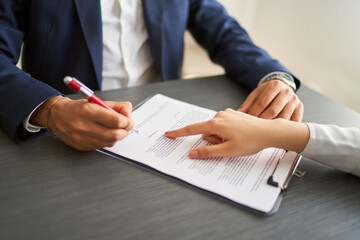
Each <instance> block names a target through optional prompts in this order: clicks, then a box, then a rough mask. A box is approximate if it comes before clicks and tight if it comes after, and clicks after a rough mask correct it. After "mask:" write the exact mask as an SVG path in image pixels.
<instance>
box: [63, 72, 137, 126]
mask: <svg viewBox="0 0 360 240" xmlns="http://www.w3.org/2000/svg"><path fill="white" fill-rule="evenodd" d="M64 83H65V84H66V85H67V86H68V87H69V88H71V89H72V90H74V91H75V92H76V93H78V94H80V95H81V96H83V97H84V98H86V99H87V100H89V102H92V103H95V104H97V105H99V106H102V107H104V108H106V109H109V110H110V111H113V112H115V113H118V112H117V111H115V110H114V109H112V108H111V107H110V106H109V105H107V104H106V103H104V102H103V101H102V100H101V99H100V98H98V97H97V96H96V95H95V94H94V92H93V91H92V90H91V89H90V88H88V87H87V86H85V84H83V83H82V82H80V81H79V80H77V79H76V78H74V77H69V76H67V77H65V78H64ZM133 130H134V131H136V132H138V130H137V129H136V128H133Z"/></svg>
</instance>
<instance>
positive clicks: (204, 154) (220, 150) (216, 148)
mask: <svg viewBox="0 0 360 240" xmlns="http://www.w3.org/2000/svg"><path fill="white" fill-rule="evenodd" d="M230 150H231V149H230V142H224V143H221V144H216V145H209V146H203V147H198V148H195V149H192V150H191V151H190V152H189V158H190V159H203V158H211V157H224V156H229V155H230Z"/></svg>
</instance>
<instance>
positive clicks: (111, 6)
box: [101, 0, 161, 90]
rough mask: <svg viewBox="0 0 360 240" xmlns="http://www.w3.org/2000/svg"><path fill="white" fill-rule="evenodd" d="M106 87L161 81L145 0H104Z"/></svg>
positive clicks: (104, 78)
mask: <svg viewBox="0 0 360 240" xmlns="http://www.w3.org/2000/svg"><path fill="white" fill-rule="evenodd" d="M101 15H102V26H103V70H102V77H103V81H102V89H103V90H107V89H115V88H123V87H130V86H136V85H142V84H145V83H150V82H156V81H160V80H161V77H160V74H159V72H158V71H157V69H156V67H155V63H154V58H153V57H152V55H151V50H150V44H149V37H148V33H147V29H146V26H145V20H144V13H143V7H142V3H141V0H101Z"/></svg>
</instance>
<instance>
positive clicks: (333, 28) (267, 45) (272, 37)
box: [219, 0, 360, 112]
mask: <svg viewBox="0 0 360 240" xmlns="http://www.w3.org/2000/svg"><path fill="white" fill-rule="evenodd" d="M219 1H220V2H221V3H222V4H224V6H225V7H226V8H227V10H228V11H229V13H230V14H231V15H233V16H234V17H236V18H237V19H238V20H239V22H240V23H241V25H243V26H244V27H245V28H246V29H247V31H248V32H249V34H250V36H251V37H252V39H253V40H254V41H255V43H257V44H258V45H260V46H261V47H263V48H264V49H266V50H267V51H268V52H269V53H270V54H271V55H272V56H273V57H274V58H277V59H279V60H280V61H281V62H282V63H283V64H284V65H285V66H287V67H288V68H289V69H290V70H291V71H292V72H293V73H294V74H295V75H296V76H298V77H299V78H300V79H301V81H302V82H303V83H305V84H306V85H308V86H310V87H311V88H313V89H315V90H317V91H319V92H321V93H323V94H325V95H327V96H329V97H330V98H332V99H334V100H336V101H339V102H341V103H343V104H345V105H347V106H349V107H351V108H353V109H355V110H357V111H358V112H360V94H359V91H360V71H359V70H360V65H359V63H360V14H359V13H360V1H358V0H342V1H340V0H301V1H299V0H219Z"/></svg>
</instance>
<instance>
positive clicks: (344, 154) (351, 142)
mask: <svg viewBox="0 0 360 240" xmlns="http://www.w3.org/2000/svg"><path fill="white" fill-rule="evenodd" d="M306 124H307V125H308V127H309V129H310V139H309V142H308V144H307V146H306V147H305V149H304V151H303V152H302V153H301V154H302V155H303V156H304V157H306V158H310V159H312V160H314V161H317V162H320V163H323V164H325V165H328V166H331V167H334V168H337V169H339V170H341V171H344V172H348V173H352V174H354V175H356V176H360V129H359V128H343V127H338V126H334V125H322V124H315V123H306Z"/></svg>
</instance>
